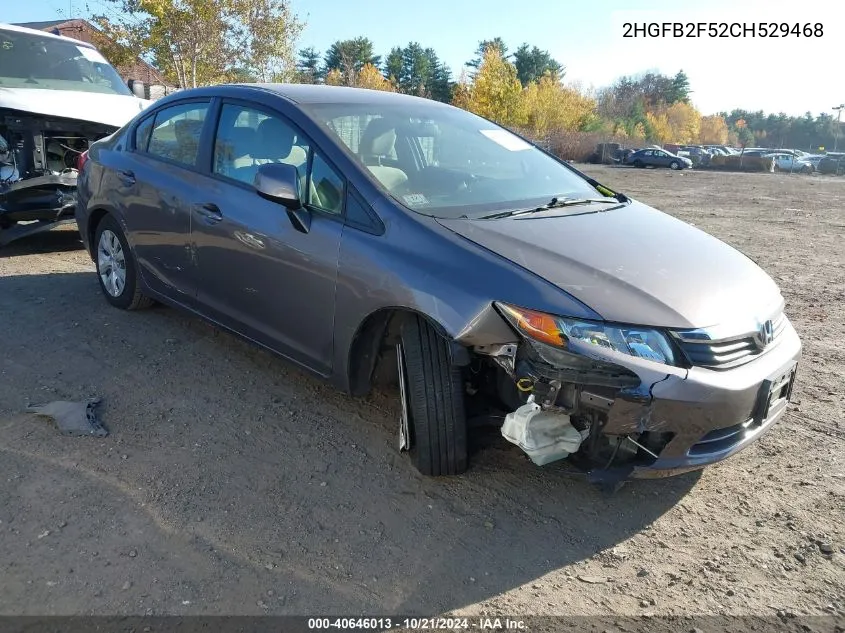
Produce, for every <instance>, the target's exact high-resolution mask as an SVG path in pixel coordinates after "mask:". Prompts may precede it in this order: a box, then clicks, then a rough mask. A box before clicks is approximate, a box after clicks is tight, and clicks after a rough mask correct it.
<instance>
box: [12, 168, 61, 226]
mask: <svg viewBox="0 0 845 633" xmlns="http://www.w3.org/2000/svg"><path fill="white" fill-rule="evenodd" d="M75 209H76V172H75V171H74V172H73V173H65V174H49V175H45V176H37V177H35V178H29V179H27V180H18V181H17V182H13V183H12V184H11V185H8V186H7V187H6V188H0V220H3V221H6V222H8V223H9V224H13V223H15V222H29V221H33V220H47V221H55V220H59V219H61V218H63V217H68V216H73V213H74V210H75Z"/></svg>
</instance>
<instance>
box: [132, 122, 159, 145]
mask: <svg viewBox="0 0 845 633" xmlns="http://www.w3.org/2000/svg"><path fill="white" fill-rule="evenodd" d="M154 121H155V117H154V116H151V117H147V118H146V119H144V120H143V121H141V122H140V123H139V124H138V127H136V128H135V149H137V150H138V151H141V152H146V151H147V145H148V144H149V142H150V132H152V131H153V122H154Z"/></svg>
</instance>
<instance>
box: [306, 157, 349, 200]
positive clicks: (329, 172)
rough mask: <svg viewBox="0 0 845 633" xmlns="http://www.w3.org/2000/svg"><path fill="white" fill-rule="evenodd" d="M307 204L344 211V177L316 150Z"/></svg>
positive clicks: (312, 162)
mask: <svg viewBox="0 0 845 633" xmlns="http://www.w3.org/2000/svg"><path fill="white" fill-rule="evenodd" d="M307 204H309V205H310V206H312V207H317V208H318V209H321V210H323V211H326V212H327V213H333V214H338V215H339V214H340V213H342V212H343V177H342V176H341V175H340V174H339V173H338V172H336V171H335V170H334V169H333V168H332V167H331V166H330V165H329V164H328V163H327V162H326V161H325V160H324V159H323V157H322V156H321V155H320V153H319V152H314V159H313V160H312V161H311V178H310V180H309V185H308V198H307Z"/></svg>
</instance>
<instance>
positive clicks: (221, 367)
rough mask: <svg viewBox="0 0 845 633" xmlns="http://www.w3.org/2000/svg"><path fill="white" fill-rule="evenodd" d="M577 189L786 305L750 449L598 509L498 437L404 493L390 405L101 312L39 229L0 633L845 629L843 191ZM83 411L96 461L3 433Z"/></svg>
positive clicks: (12, 311) (24, 310) (7, 487)
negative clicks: (757, 283)
mask: <svg viewBox="0 0 845 633" xmlns="http://www.w3.org/2000/svg"><path fill="white" fill-rule="evenodd" d="M584 169H585V171H587V172H589V173H590V174H591V175H593V176H595V177H597V178H598V179H599V180H601V181H603V182H605V183H607V184H608V185H610V186H612V187H615V188H617V189H618V190H621V191H624V192H626V193H628V194H630V195H632V196H633V197H636V198H638V199H640V200H642V201H644V202H646V203H648V204H651V205H653V206H656V207H658V208H660V209H663V210H665V211H667V212H669V213H671V214H673V215H676V216H678V217H679V218H681V219H683V220H685V221H688V222H691V223H694V224H696V225H697V226H699V227H701V228H703V229H705V230H707V231H709V232H711V233H713V234H715V235H716V236H718V237H720V238H722V239H724V240H725V241H727V242H729V243H730V244H732V245H734V246H735V247H737V248H739V249H740V250H742V251H744V252H745V253H747V254H748V255H749V256H751V257H752V258H753V259H754V260H756V261H757V262H758V263H759V264H760V265H761V266H762V267H763V268H764V269H766V270H767V271H768V272H769V273H770V274H771V275H772V276H773V277H774V278H775V280H776V281H777V282H778V283H779V284H780V287H781V288H782V290H783V293H784V295H785V297H786V300H787V310H788V314H789V316H790V318H791V319H792V320H793V322H794V324H795V325H796V327H797V329H798V331H799V333H800V335H801V338H802V340H803V343H804V350H805V351H804V354H805V355H804V359H803V362H802V364H801V368H800V371H799V376H798V384H797V387H796V394H797V395H796V396H795V402H794V405H793V406H792V408H791V410H790V412H789V413H788V415H787V416H786V417H784V418H783V420H782V421H781V422H780V423H779V424H778V425H777V426H776V427H775V428H774V429H773V430H772V431H771V432H770V433H769V434H768V435H767V436H765V437H764V438H763V439H762V440H761V441H759V442H757V443H755V444H754V445H753V446H752V447H750V448H748V449H747V450H745V451H744V452H742V453H740V454H739V455H737V456H735V457H733V458H731V459H729V460H727V461H726V462H724V463H722V464H720V465H717V466H714V467H711V468H708V469H706V470H705V471H703V472H700V473H693V474H689V475H685V476H681V477H676V478H672V479H666V480H659V481H639V482H632V483H630V484H628V485H626V486H625V487H623V488H622V489H621V490H620V491H618V492H617V493H616V494H614V495H612V496H609V495H607V494H605V493H603V492H601V491H600V490H598V489H597V488H594V487H592V486H591V485H589V484H587V483H586V482H584V481H583V480H582V479H581V478H579V477H577V476H576V475H575V474H574V473H573V472H572V471H571V470H570V469H569V468H568V467H567V466H566V465H565V464H563V463H557V464H552V465H549V466H547V467H544V468H538V467H536V466H534V465H532V464H531V462H530V461H528V460H527V458H525V457H524V456H523V455H522V453H521V452H520V451H519V449H517V448H516V447H514V446H512V445H509V444H508V443H506V442H505V441H504V440H502V439H501V438H497V437H495V436H484V437H481V438H478V439H477V441H476V447H475V452H474V454H473V456H472V468H471V470H470V471H469V472H468V473H467V474H466V475H464V476H461V477H457V478H451V479H442V480H435V479H425V478H422V477H421V476H419V475H417V474H416V473H415V471H414V470H413V469H412V467H411V466H410V463H409V461H408V459H407V458H406V456H405V455H403V454H400V453H399V451H398V447H397V418H398V414H397V409H396V406H395V404H394V400H393V397H392V394H385V393H379V394H376V395H375V396H373V397H372V398H370V399H367V400H355V399H352V398H349V397H347V396H345V395H343V394H340V393H337V392H336V391H334V390H333V389H331V388H330V387H328V386H327V385H325V384H323V383H321V382H319V381H318V380H316V379H314V378H311V377H310V376H308V375H306V374H304V373H303V372H301V371H299V370H297V369H295V368H293V367H292V366H291V365H288V364H286V363H285V362H284V361H281V360H279V359H277V358H275V357H273V356H271V355H270V354H269V353H266V352H264V351H261V350H258V349H255V348H253V347H251V346H250V345H248V344H246V343H244V342H241V341H240V340H238V339H236V338H234V337H232V336H230V335H228V334H224V333H221V332H219V331H216V330H215V329H213V328H211V327H209V326H207V325H205V324H203V323H202V322H200V321H198V320H197V319H194V318H191V317H187V316H185V315H183V314H181V313H178V312H176V311H174V310H172V309H168V308H163V307H157V308H154V309H152V310H149V311H146V312H137V313H124V312H121V311H118V310H115V309H114V308H111V307H109V306H108V305H107V303H106V302H105V300H104V299H103V298H102V297H101V295H100V290H99V288H98V286H97V282H96V280H95V277H94V274H93V270H94V268H93V264H92V263H91V261H90V260H89V258H88V256H87V255H86V253H85V252H84V251H83V250H81V246H80V243H79V242H78V237H77V236H76V234H75V233H74V232H73V231H54V232H52V233H48V234H44V235H41V236H37V237H33V238H31V239H27V240H23V241H20V242H18V243H16V244H14V245H12V246H10V247H7V248H6V249H4V250H2V251H0V327H2V334H0V614H7V615H8V614H38V615H42V614H157V615H158V614H262V615H263V614H268V613H269V614H325V613H335V614H362V613H364V614H374V613H375V614H379V613H381V614H386V613H413V614H421V615H434V614H440V613H446V612H456V613H464V614H479V613H481V612H496V613H502V614H586V615H589V614H619V615H632V614H644V613H653V614H658V615H662V614H756V615H775V614H776V613H778V612H780V615H782V616H783V615H788V614H790V613H794V614H797V615H802V614H803V615H823V614H838V615H840V616H841V615H843V614H845V569H843V567H845V565H843V562H845V527H844V525H845V522H843V519H845V512H843V510H845V461H843V449H845V422H843V413H845V396H843V389H842V387H843V382H845V380H843V376H845V337H843V332H845V215H844V214H845V211H844V210H843V207H845V205H843V201H845V179H836V178H830V177H818V176H798V175H791V176H790V175H778V174H730V173H704V172H695V171H690V172H682V173H675V172H670V171H668V170H667V171H656V170H631V169H621V168H608V167H589V166H587V167H585V168H584ZM597 238H600V236H597ZM656 238H657V239H659V236H656ZM597 243H598V244H600V239H599V241H598V242H597ZM90 396H100V397H102V398H103V401H102V404H101V406H100V417H101V419H102V420H103V422H104V423H105V425H106V426H107V427H108V428H109V429H110V431H111V434H110V436H109V437H107V438H104V439H95V438H78V439H77V438H66V437H62V436H60V435H59V434H58V433H57V431H56V430H55V428H54V427H53V426H51V424H50V423H49V422H48V421H46V420H44V419H42V418H37V417H35V416H33V415H31V414H26V413H25V412H24V410H25V408H26V406H27V404H28V403H30V402H31V403H41V402H47V401H51V400H59V399H74V400H76V399H82V398H86V397H90ZM826 553H827V554H826Z"/></svg>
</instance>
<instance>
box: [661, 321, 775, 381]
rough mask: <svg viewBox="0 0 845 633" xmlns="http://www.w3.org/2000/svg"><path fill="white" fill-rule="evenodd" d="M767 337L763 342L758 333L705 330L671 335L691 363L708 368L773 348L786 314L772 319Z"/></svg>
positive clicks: (736, 362) (743, 360)
mask: <svg viewBox="0 0 845 633" xmlns="http://www.w3.org/2000/svg"><path fill="white" fill-rule="evenodd" d="M771 321H772V331H771V340H770V341H769V342H768V343H765V342H764V335H763V333H761V332H749V333H747V334H745V335H740V336H732V337H726V338H719V339H716V338H713V337H712V335H711V334H710V333H709V332H707V330H706V329H705V330H686V331H679V332H673V333H672V335H673V336H674V337H675V340H676V341H677V342H678V345H679V347H680V348H681V350H682V351H683V353H684V355H685V356H686V357H687V360H688V361H689V362H690V364H691V365H693V366H696V367H709V368H712V369H729V368H731V367H736V366H737V365H741V364H743V363H746V362H748V361H750V360H753V359H754V358H755V357H757V356H759V355H760V354H762V353H763V352H764V351H766V350H767V349H769V348H771V347H773V346H774V345H775V344H776V343H777V341H778V340H779V338H780V336H781V334H783V330H784V328H786V324H787V322H788V321H787V319H786V315H785V314H784V313H783V312H781V313H779V314H778V315H777V316H776V317H775V318H773V319H772V320H771Z"/></svg>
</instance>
